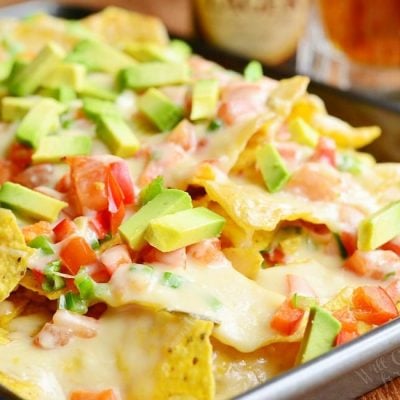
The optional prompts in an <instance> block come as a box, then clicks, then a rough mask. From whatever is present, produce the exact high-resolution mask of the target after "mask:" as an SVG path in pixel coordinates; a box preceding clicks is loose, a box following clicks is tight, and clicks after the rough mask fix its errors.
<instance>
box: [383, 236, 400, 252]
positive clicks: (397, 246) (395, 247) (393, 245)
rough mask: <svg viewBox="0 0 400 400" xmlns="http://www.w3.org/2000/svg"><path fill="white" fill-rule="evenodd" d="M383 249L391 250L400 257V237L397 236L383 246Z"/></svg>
mask: <svg viewBox="0 0 400 400" xmlns="http://www.w3.org/2000/svg"><path fill="white" fill-rule="evenodd" d="M381 249H382V250H391V251H393V253H396V254H397V255H398V256H400V236H397V237H395V238H394V239H392V240H390V241H389V242H387V243H385V244H384V245H383V246H381Z"/></svg>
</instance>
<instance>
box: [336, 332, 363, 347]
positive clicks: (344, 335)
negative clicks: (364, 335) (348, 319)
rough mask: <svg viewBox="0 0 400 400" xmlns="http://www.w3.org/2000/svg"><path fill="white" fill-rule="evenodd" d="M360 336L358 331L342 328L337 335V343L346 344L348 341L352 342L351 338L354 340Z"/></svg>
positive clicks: (338, 344) (337, 344)
mask: <svg viewBox="0 0 400 400" xmlns="http://www.w3.org/2000/svg"><path fill="white" fill-rule="evenodd" d="M358 336H359V335H358V333H357V332H349V331H346V330H343V329H342V330H341V331H340V332H339V334H338V335H337V336H336V341H335V345H336V346H340V345H341V344H345V343H347V342H350V340H353V339H355V338H356V337H358Z"/></svg>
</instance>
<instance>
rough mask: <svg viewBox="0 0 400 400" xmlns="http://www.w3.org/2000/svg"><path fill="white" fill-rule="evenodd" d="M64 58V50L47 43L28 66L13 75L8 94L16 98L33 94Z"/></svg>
mask: <svg viewBox="0 0 400 400" xmlns="http://www.w3.org/2000/svg"><path fill="white" fill-rule="evenodd" d="M64 56H65V54H64V50H63V49H62V48H61V47H59V46H58V45H57V44H55V43H49V44H48V45H47V46H45V47H44V48H43V49H42V51H41V52H40V53H39V54H38V55H37V56H36V58H35V59H34V60H33V61H32V62H31V63H30V64H28V65H27V66H26V67H25V68H23V69H22V70H21V71H19V72H18V73H17V74H15V76H14V77H13V79H12V80H11V82H10V85H9V89H10V92H11V93H12V94H14V95H16V96H27V95H28V94H32V93H34V92H35V91H36V89H37V88H38V87H39V86H40V85H41V84H43V83H44V82H45V81H46V79H47V78H48V76H49V75H50V73H51V72H52V71H53V70H54V68H55V67H56V66H57V65H58V64H59V63H60V62H61V61H62V59H63V58H64Z"/></svg>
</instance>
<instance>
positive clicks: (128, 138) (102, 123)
mask: <svg viewBox="0 0 400 400" xmlns="http://www.w3.org/2000/svg"><path fill="white" fill-rule="evenodd" d="M97 136H98V137H99V138H100V139H101V140H102V141H103V142H104V143H105V144H106V145H107V147H108V148H109V149H110V151H111V152H112V153H113V154H115V155H116V156H118V157H131V156H133V155H134V154H135V153H136V151H137V150H138V149H139V140H138V139H137V137H136V136H135V134H134V133H133V131H132V129H131V128H130V127H129V125H128V124H127V123H126V122H125V121H124V120H123V118H122V117H120V116H116V115H107V114H101V115H100V116H99V122H98V124H97Z"/></svg>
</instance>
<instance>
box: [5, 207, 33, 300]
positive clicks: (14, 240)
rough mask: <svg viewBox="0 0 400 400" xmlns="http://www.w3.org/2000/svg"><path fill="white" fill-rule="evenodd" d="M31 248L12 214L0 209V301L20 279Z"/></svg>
mask: <svg viewBox="0 0 400 400" xmlns="http://www.w3.org/2000/svg"><path fill="white" fill-rule="evenodd" d="M30 254H32V249H31V248H30V247H28V246H27V245H26V244H25V240H24V236H23V234H22V232H21V230H20V228H19V227H18V225H17V220H16V218H15V216H14V214H13V213H12V212H11V211H9V210H6V209H3V208H1V209H0V301H3V300H4V299H5V298H7V297H8V295H9V294H10V293H11V292H12V290H14V288H15V287H16V286H17V285H18V283H19V282H20V281H21V279H22V277H23V276H24V274H25V271H26V264H27V259H28V257H29V255H30Z"/></svg>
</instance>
